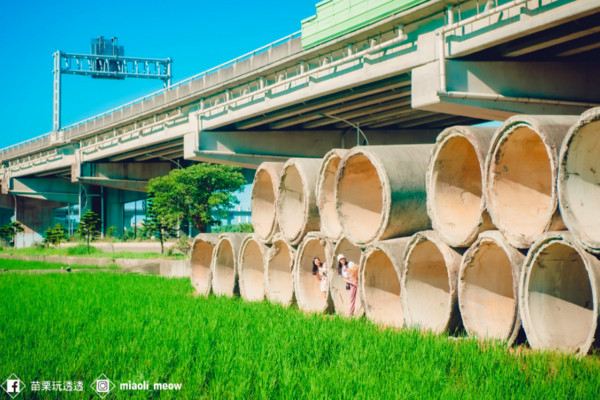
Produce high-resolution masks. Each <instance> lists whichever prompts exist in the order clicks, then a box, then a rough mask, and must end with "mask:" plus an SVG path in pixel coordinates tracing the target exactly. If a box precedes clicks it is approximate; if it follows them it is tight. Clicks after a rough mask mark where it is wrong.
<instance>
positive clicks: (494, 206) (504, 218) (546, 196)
mask: <svg viewBox="0 0 600 400" xmlns="http://www.w3.org/2000/svg"><path fill="white" fill-rule="evenodd" d="M576 121H577V117H575V116H560V115H559V116H556V115H555V116H552V115H541V116H525V115H517V116H514V117H511V118H509V119H508V120H506V122H505V123H504V124H503V125H502V126H501V127H500V128H499V129H498V130H497V131H496V134H495V135H494V138H493V139H492V145H491V148H490V152H489V153H488V156H487V158H486V183H485V189H486V199H487V207H488V211H489V213H490V216H491V217H492V221H493V222H494V225H496V227H498V229H499V230H500V231H501V232H502V234H503V235H504V236H505V237H506V239H507V240H508V242H509V244H510V245H511V246H513V247H516V248H520V249H526V248H528V247H530V246H531V244H532V243H533V242H534V240H535V239H537V237H538V236H540V235H541V234H543V233H545V232H549V231H554V230H561V229H565V225H564V223H563V221H562V219H561V217H560V212H559V210H558V196H557V194H556V182H557V176H558V165H559V162H558V161H559V160H558V152H559V150H560V145H561V143H562V141H563V139H564V137H565V135H566V133H567V131H568V130H569V128H570V127H571V125H573V124H574V123H575V122H576Z"/></svg>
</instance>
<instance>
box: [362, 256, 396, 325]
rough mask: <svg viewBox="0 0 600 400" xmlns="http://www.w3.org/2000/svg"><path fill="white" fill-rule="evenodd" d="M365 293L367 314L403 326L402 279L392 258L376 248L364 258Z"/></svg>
mask: <svg viewBox="0 0 600 400" xmlns="http://www.w3.org/2000/svg"><path fill="white" fill-rule="evenodd" d="M363 268H364V271H363V276H364V282H363V294H364V301H365V308H366V310H367V316H368V318H369V319H370V320H372V321H374V322H378V323H381V324H383V325H386V326H395V327H398V328H400V327H402V326H403V325H404V312H403V310H402V300H401V298H400V280H399V279H398V273H397V272H396V269H395V268H394V264H393V263H392V260H390V258H389V257H388V255H387V254H386V253H385V252H384V251H383V250H380V249H374V250H373V251H371V252H369V253H368V254H367V255H366V258H365V260H364V267H363Z"/></svg>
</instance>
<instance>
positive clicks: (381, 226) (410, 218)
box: [335, 144, 433, 246]
mask: <svg viewBox="0 0 600 400" xmlns="http://www.w3.org/2000/svg"><path fill="white" fill-rule="evenodd" d="M432 148H433V145H422V144H421V145H395V146H364V147H355V148H353V149H352V150H350V151H349V152H348V153H347V154H346V155H345V156H344V158H343V159H342V161H341V163H340V167H339V172H338V175H337V178H336V179H337V182H336V185H337V187H336V192H335V193H336V209H337V212H338V216H339V219H340V223H341V224H342V227H343V231H344V235H345V236H346V237H347V238H348V239H349V240H351V241H352V242H353V243H354V244H356V245H358V246H366V245H368V244H370V243H373V242H376V241H379V240H382V239H387V238H392V237H396V236H402V235H409V234H412V233H415V232H417V231H420V230H423V229H427V228H429V226H430V220H429V217H428V216H427V206H426V192H425V172H426V169H427V164H428V162H429V155H430V153H431V149H432Z"/></svg>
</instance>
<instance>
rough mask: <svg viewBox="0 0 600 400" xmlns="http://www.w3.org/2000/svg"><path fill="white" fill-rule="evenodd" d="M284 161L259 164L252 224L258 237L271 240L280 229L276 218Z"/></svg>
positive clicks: (253, 201) (255, 178)
mask: <svg viewBox="0 0 600 400" xmlns="http://www.w3.org/2000/svg"><path fill="white" fill-rule="evenodd" d="M283 165H284V163H279V162H264V163H262V164H260V165H259V167H258V169H257V170H256V174H255V175H254V181H253V183H252V197H251V199H252V200H251V208H252V224H253V225H254V233H255V234H256V236H257V238H258V239H259V240H261V241H263V242H267V243H268V242H270V241H271V239H272V238H273V235H275V234H276V233H277V231H278V228H277V218H276V211H277V210H276V205H275V202H276V199H277V187H278V185H279V174H280V173H281V169H282V168H283Z"/></svg>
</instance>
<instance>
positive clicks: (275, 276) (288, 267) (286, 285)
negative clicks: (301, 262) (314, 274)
mask: <svg viewBox="0 0 600 400" xmlns="http://www.w3.org/2000/svg"><path fill="white" fill-rule="evenodd" d="M295 258H296V249H294V247H292V245H291V244H290V243H289V242H288V241H286V240H285V239H284V238H283V237H281V236H280V235H275V237H274V238H273V245H272V246H271V248H270V249H269V251H268V252H267V261H266V263H265V267H266V268H265V292H266V295H267V299H269V301H270V302H272V303H279V304H281V305H283V306H286V307H287V306H290V305H292V304H294V302H295V301H296V298H295V296H294V275H293V272H294V260H295Z"/></svg>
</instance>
